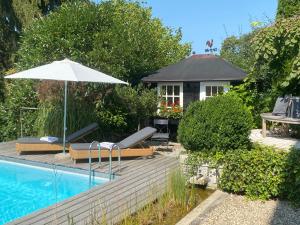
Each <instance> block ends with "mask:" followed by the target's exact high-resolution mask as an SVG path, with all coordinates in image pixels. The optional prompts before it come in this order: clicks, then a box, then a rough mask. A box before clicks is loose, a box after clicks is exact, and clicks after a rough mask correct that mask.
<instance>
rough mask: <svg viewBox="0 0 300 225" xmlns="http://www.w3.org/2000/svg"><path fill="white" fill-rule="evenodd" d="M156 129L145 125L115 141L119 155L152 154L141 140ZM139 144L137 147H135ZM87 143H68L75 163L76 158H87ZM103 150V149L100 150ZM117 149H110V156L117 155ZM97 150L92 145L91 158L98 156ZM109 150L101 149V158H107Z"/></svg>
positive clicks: (151, 149) (149, 135)
mask: <svg viewBox="0 0 300 225" xmlns="http://www.w3.org/2000/svg"><path fill="white" fill-rule="evenodd" d="M155 132H156V129H155V128H153V127H145V128H143V129H141V130H140V131H137V132H136V133H134V134H132V135H130V136H129V137H127V138H125V139H124V140H122V141H120V142H118V143H116V146H118V147H119V148H120V149H121V156H122V157H138V156H150V155H153V152H154V150H153V148H150V147H143V142H144V141H145V140H146V139H148V138H150V137H151V136H152V135H153V134H154V133H155ZM137 146H139V147H137ZM89 147H90V144H89V143H75V144H71V145H70V149H69V152H70V156H71V158H72V159H73V160H74V162H75V163H76V160H78V159H88V158H89ZM102 150H104V151H102ZM118 156H119V154H118V150H117V149H113V150H112V157H118ZM98 157H99V151H98V147H97V146H96V145H94V146H92V148H91V158H98ZM108 157H109V151H108V149H101V158H108Z"/></svg>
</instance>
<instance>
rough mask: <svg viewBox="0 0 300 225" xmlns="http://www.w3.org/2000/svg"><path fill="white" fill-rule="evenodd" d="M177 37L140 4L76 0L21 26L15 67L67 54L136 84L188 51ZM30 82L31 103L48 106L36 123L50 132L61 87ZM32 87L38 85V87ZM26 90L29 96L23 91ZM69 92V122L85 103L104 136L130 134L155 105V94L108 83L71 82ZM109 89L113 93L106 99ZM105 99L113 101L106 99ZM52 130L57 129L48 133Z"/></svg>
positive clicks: (56, 83) (24, 67)
mask: <svg viewBox="0 0 300 225" xmlns="http://www.w3.org/2000/svg"><path fill="white" fill-rule="evenodd" d="M181 39H182V33H181V30H180V29H178V30H173V29H170V28H168V27H164V26H163V24H162V23H161V21H160V20H159V19H156V18H152V13H151V9H150V8H144V7H143V6H142V5H141V4H140V3H137V2H127V1H123V0H117V1H103V2H101V3H100V4H93V3H90V2H77V1H75V2H73V3H69V4H63V5H62V6H61V7H60V8H59V9H58V10H55V11H54V12H53V13H50V14H49V15H47V16H45V17H42V18H41V19H38V20H35V21H34V22H33V23H32V24H30V25H29V26H28V27H27V28H26V29H25V30H24V33H23V35H22V38H21V42H20V49H19V51H18V59H19V61H18V63H17V69H18V70H24V69H28V68H31V67H34V66H38V65H41V64H45V63H49V62H52V61H54V60H60V59H63V58H70V59H71V60H74V61H78V62H80V63H82V64H85V65H87V66H89V67H92V68H94V69H97V70H100V71H103V72H105V73H108V74H111V75H113V76H115V77H117V78H120V79H123V80H126V81H129V82H130V83H132V84H134V85H135V84H137V83H139V81H140V78H141V77H143V76H145V75H147V74H148V73H150V72H153V71H155V70H157V69H159V68H161V67H163V66H166V65H168V64H171V63H174V62H177V61H179V60H180V59H182V58H184V57H186V56H187V55H189V53H190V45H189V44H185V43H184V44H182V43H181ZM31 85H32V86H31V90H32V91H31V94H32V93H35V91H36V90H37V92H38V95H37V96H38V99H36V101H34V100H32V102H33V104H35V102H37V104H38V106H39V107H41V108H43V107H44V106H47V108H48V109H49V111H43V115H42V114H39V115H38V120H37V122H38V126H37V127H43V128H45V130H50V129H48V128H47V126H48V125H51V122H50V121H54V119H55V120H57V118H59V117H58V115H57V114H55V115H54V114H53V113H52V112H53V111H50V109H55V110H56V111H59V110H60V108H62V104H61V101H62V99H61V98H62V96H63V95H62V86H61V85H60V83H59V82H41V83H40V82H39V83H35V82H33V83H32V84H31ZM35 85H38V88H37V89H36V88H35ZM27 87H28V86H26V88H27ZM12 88H16V86H14V87H12ZM26 90H27V89H26ZM121 90H122V91H121ZM10 93H11V95H10V96H9V98H15V97H17V98H19V97H18V96H14V94H13V93H14V92H13V91H11V92H10ZM25 93H27V94H28V92H27V91H26V92H25ZM69 93H70V95H71V96H73V98H74V103H76V104H77V105H76V106H74V110H73V111H72V109H71V110H70V109H69V110H68V112H70V114H69V115H70V116H69V117H68V118H69V119H70V120H71V119H72V118H71V116H72V115H85V113H86V111H84V112H83V111H80V110H83V109H86V108H87V107H86V105H89V106H94V108H92V109H89V110H88V112H87V113H88V115H87V117H89V116H91V117H92V115H91V114H93V115H97V118H95V119H96V120H97V121H98V122H99V123H100V126H101V129H100V130H101V131H102V132H103V131H107V132H106V133H105V134H103V135H106V136H108V137H109V136H112V135H111V134H112V133H114V132H117V133H120V132H122V131H124V132H132V130H133V129H134V127H135V128H136V127H137V126H138V123H139V120H141V119H144V118H145V117H147V116H149V115H150V114H151V113H155V111H156V107H155V109H153V107H150V105H151V106H153V102H156V101H155V100H153V99H156V98H154V96H155V95H153V94H151V93H147V92H143V91H141V90H132V88H129V90H127V89H124V90H123V89H122V88H121V89H120V90H119V91H118V89H117V90H115V89H114V87H113V86H110V85H99V84H86V83H74V84H70V88H69ZM112 93H115V94H116V95H117V96H114V98H108V97H107V96H111V95H112ZM142 95H143V96H146V97H147V98H146V97H145V98H143V100H144V99H146V100H145V101H144V102H143V101H142V100H141V99H137V97H134V96H142ZM32 96H34V95H32ZM24 97H25V98H26V96H22V98H24ZM110 99H116V100H118V101H117V102H111V100H110ZM71 101H72V100H71V99H70V101H69V102H70V104H69V106H70V107H72V102H71ZM146 109H147V110H149V111H147V110H146ZM150 109H151V110H150ZM54 117H55V118H54ZM61 118H62V117H61ZM12 120H13V119H12ZM15 121H16V120H15ZM74 121H75V122H74ZM112 121H113V122H112ZM85 122H86V121H85ZM81 123H82V124H81ZM83 123H84V121H76V118H75V117H73V119H72V121H69V123H68V124H73V125H74V126H73V125H72V126H71V127H69V128H70V129H68V131H69V132H72V131H73V130H74V129H76V128H77V127H76V126H83V125H86V124H83ZM47 124H48V125H47ZM46 125H47V126H46ZM48 134H49V133H48ZM57 134H59V131H57V132H56V133H52V134H51V135H57Z"/></svg>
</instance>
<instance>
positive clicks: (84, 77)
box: [5, 59, 128, 153]
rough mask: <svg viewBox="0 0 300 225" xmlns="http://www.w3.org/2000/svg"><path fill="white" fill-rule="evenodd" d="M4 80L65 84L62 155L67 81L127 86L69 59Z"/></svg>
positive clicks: (64, 145)
mask: <svg viewBox="0 0 300 225" xmlns="http://www.w3.org/2000/svg"><path fill="white" fill-rule="evenodd" d="M5 78H9V79H37V80H57V81H64V82H65V96H64V97H65V100H64V136H63V153H65V151H66V130H67V92H68V81H74V82H97V83H109V84H128V83H126V82H124V81H121V80H119V79H116V78H114V77H111V76H109V75H107V74H104V73H102V72H99V71H97V70H93V69H91V68H89V67H86V66H83V65H81V64H79V63H77V62H73V61H71V60H69V59H64V60H61V61H54V62H52V63H50V64H46V65H43V66H39V67H35V68H32V69H29V70H25V71H22V72H19V73H15V74H12V75H9V76H6V77H5Z"/></svg>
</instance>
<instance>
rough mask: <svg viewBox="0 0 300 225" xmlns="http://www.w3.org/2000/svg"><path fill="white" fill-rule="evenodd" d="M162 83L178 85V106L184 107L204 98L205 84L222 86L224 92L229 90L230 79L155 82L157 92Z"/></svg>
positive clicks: (158, 92)
mask: <svg viewBox="0 0 300 225" xmlns="http://www.w3.org/2000/svg"><path fill="white" fill-rule="evenodd" d="M163 85H179V86H180V106H181V107H184V108H186V107H187V106H188V104H189V103H191V102H192V101H197V100H205V99H206V86H223V87H224V92H227V91H228V90H229V86H230V81H205V82H159V83H158V84H157V94H158V95H160V93H161V92H160V90H161V87H162V86H163Z"/></svg>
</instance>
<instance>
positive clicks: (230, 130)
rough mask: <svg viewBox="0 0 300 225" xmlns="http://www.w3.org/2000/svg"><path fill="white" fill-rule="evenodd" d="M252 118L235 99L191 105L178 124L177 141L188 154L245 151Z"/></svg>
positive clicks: (223, 97)
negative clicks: (213, 151)
mask: <svg viewBox="0 0 300 225" xmlns="http://www.w3.org/2000/svg"><path fill="white" fill-rule="evenodd" d="M251 127H252V117H251V114H250V112H249V110H248V109H247V108H246V107H245V106H244V105H243V104H242V102H241V100H240V99H238V98H237V97H235V96H231V95H223V96H217V97H213V98H209V99H207V100H206V101H197V102H194V103H192V104H191V105H190V106H189V107H188V109H187V111H186V112H185V114H184V115H183V118H182V120H181V122H180V124H179V128H178V139H179V141H180V142H181V143H182V144H183V146H184V147H185V148H186V149H188V150H191V151H201V150H202V151H203V150H221V151H227V150H231V149H238V148H247V147H248V146H249V144H250V141H249V134H250V129H251Z"/></svg>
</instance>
